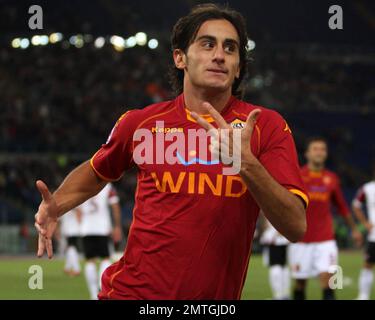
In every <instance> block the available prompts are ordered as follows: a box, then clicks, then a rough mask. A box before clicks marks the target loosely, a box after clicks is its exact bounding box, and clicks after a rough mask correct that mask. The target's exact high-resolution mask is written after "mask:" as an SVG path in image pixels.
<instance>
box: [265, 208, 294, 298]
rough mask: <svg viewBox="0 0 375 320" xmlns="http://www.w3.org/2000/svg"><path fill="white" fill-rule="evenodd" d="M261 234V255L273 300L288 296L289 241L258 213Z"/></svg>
mask: <svg viewBox="0 0 375 320" xmlns="http://www.w3.org/2000/svg"><path fill="white" fill-rule="evenodd" d="M260 217H261V224H262V227H261V229H262V230H263V231H262V235H261V237H260V243H261V244H262V245H264V249H263V257H264V262H265V264H266V265H267V266H268V267H269V275H268V277H269V282H270V286H271V290H272V295H273V298H274V299H275V300H285V299H289V298H290V272H289V267H288V262H287V248H288V244H289V241H288V239H286V238H285V237H284V236H282V235H281V234H280V233H279V232H278V231H277V230H276V229H275V228H274V227H273V226H272V224H271V223H270V222H269V221H268V220H267V219H266V218H265V217H264V215H263V214H262V215H260Z"/></svg>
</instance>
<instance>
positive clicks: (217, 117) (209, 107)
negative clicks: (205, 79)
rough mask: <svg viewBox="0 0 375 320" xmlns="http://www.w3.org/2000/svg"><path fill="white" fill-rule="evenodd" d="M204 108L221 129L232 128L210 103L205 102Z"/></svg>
mask: <svg viewBox="0 0 375 320" xmlns="http://www.w3.org/2000/svg"><path fill="white" fill-rule="evenodd" d="M203 106H204V107H205V108H206V109H207V111H208V112H209V113H210V115H211V116H212V118H214V120H215V122H216V123H217V125H218V127H219V128H221V129H228V128H230V126H229V124H228V123H227V122H226V121H225V120H224V118H223V117H222V116H221V114H220V113H219V112H218V111H217V110H216V109H215V108H214V107H213V106H212V105H211V104H210V103H208V102H204V103H203Z"/></svg>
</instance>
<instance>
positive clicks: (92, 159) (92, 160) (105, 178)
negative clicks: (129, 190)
mask: <svg viewBox="0 0 375 320" xmlns="http://www.w3.org/2000/svg"><path fill="white" fill-rule="evenodd" d="M97 153H98V152H96V153H95V154H94V155H93V156H92V158H91V160H90V165H91V168H92V169H93V170H94V172H95V173H96V174H97V175H98V177H99V178H100V179H102V180H104V181H108V182H112V181H117V180H119V179H121V177H120V178H118V179H110V178H107V177H105V176H103V175H102V174H101V173H100V172H99V171H98V170H96V168H95V166H94V157H95V155H96V154H97Z"/></svg>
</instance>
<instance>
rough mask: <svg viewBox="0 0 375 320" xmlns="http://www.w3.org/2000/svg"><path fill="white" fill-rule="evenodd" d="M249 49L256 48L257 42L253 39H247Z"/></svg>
mask: <svg viewBox="0 0 375 320" xmlns="http://www.w3.org/2000/svg"><path fill="white" fill-rule="evenodd" d="M246 49H247V51H251V50H254V49H255V42H254V41H253V40H251V39H249V40H248V41H247V46H246Z"/></svg>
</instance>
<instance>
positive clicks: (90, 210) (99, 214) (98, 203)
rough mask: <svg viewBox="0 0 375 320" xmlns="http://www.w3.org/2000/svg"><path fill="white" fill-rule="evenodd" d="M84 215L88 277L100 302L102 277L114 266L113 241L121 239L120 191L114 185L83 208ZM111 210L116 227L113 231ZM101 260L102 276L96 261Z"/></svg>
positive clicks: (86, 272)
mask: <svg viewBox="0 0 375 320" xmlns="http://www.w3.org/2000/svg"><path fill="white" fill-rule="evenodd" d="M79 210H80V211H81V212H82V223H81V233H82V237H83V238H82V240H83V250H84V253H85V258H86V263H85V277H86V282H87V285H88V288H89V292H90V297H91V299H93V300H96V299H97V294H98V292H99V286H100V281H101V276H102V274H103V272H104V270H105V269H106V268H107V267H109V266H110V265H111V261H110V253H109V241H110V236H111V234H112V239H113V241H114V242H118V241H120V240H121V235H122V232H121V209H120V205H119V198H118V196H117V192H116V190H115V188H114V187H113V185H112V184H110V183H109V184H107V185H106V186H105V187H104V188H103V190H102V191H101V192H100V193H98V194H97V195H96V196H95V197H92V198H91V199H89V200H87V201H86V202H84V203H83V204H82V205H80V206H79ZM111 211H112V215H113V222H114V227H113V228H112V221H111ZM98 258H99V259H100V260H101V262H100V267H99V273H98V272H97V268H96V262H97V259H98Z"/></svg>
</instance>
